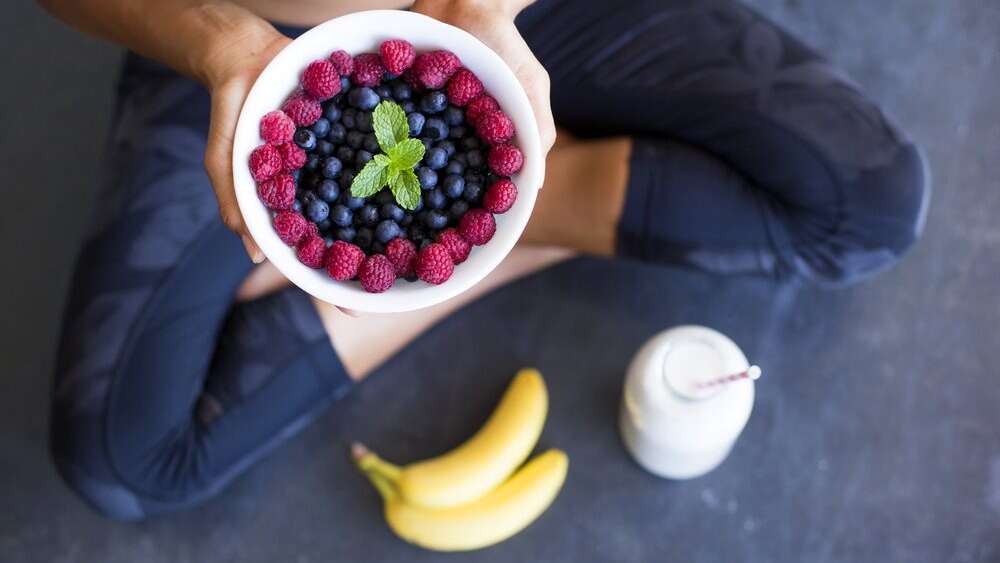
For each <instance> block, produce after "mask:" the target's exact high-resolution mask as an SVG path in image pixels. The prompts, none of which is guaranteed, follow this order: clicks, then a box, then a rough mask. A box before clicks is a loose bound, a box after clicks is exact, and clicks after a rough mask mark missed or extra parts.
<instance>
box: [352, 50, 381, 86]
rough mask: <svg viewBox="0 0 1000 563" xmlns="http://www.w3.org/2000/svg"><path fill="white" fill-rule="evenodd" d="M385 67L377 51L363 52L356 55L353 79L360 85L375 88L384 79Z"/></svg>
mask: <svg viewBox="0 0 1000 563" xmlns="http://www.w3.org/2000/svg"><path fill="white" fill-rule="evenodd" d="M383 74H385V67H383V66H382V59H380V58H379V56H378V55H376V54H375V53H362V54H360V55H358V56H356V57H354V76H353V77H352V78H351V80H353V81H354V83H355V84H357V85H358V86H368V87H370V88H374V87H376V86H378V84H379V82H381V81H382V75H383Z"/></svg>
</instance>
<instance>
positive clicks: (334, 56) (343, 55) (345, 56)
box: [330, 51, 354, 76]
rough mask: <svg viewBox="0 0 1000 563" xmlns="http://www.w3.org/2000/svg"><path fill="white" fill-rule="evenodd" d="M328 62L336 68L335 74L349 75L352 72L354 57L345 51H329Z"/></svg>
mask: <svg viewBox="0 0 1000 563" xmlns="http://www.w3.org/2000/svg"><path fill="white" fill-rule="evenodd" d="M330 62H331V63H333V66H334V68H336V69H337V74H339V75H341V76H350V75H351V74H353V73H354V59H353V58H351V54H350V53H348V52H347V51H334V52H332V53H330Z"/></svg>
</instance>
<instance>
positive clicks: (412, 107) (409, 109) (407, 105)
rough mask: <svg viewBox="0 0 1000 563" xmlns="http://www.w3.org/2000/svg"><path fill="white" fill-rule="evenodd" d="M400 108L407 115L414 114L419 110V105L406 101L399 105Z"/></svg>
mask: <svg viewBox="0 0 1000 563" xmlns="http://www.w3.org/2000/svg"><path fill="white" fill-rule="evenodd" d="M399 107H401V108H403V111H404V112H406V113H413V112H415V111H416V110H417V104H415V103H413V102H411V101H410V100H406V101H405V102H403V103H401V104H399Z"/></svg>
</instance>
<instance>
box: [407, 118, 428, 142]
mask: <svg viewBox="0 0 1000 563" xmlns="http://www.w3.org/2000/svg"><path fill="white" fill-rule="evenodd" d="M406 123H407V124H409V126H410V136H411V137H418V136H420V132H421V131H423V129H424V114H422V113H411V114H410V115H407V116H406Z"/></svg>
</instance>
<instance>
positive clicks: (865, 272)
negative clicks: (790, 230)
mask: <svg viewBox="0 0 1000 563" xmlns="http://www.w3.org/2000/svg"><path fill="white" fill-rule="evenodd" d="M844 191H845V192H848V191H849V192H850V194H851V195H850V197H849V198H848V201H847V202H846V203H845V204H844V207H843V209H841V210H839V215H840V217H841V219H840V220H839V221H838V223H837V227H836V228H835V229H834V230H833V231H832V232H826V233H822V234H817V235H815V236H814V237H810V238H813V239H814V242H813V243H811V244H810V243H807V244H805V245H803V247H802V248H801V249H800V252H799V253H798V256H797V257H796V260H797V261H798V262H799V266H800V267H799V268H797V269H799V270H800V271H802V270H805V271H806V274H807V277H811V278H813V279H814V280H815V281H817V282H819V283H821V284H825V285H834V286H843V285H849V284H852V283H855V282H858V281H862V280H865V279H867V278H869V277H871V276H873V275H875V274H877V273H879V272H881V271H883V270H886V269H888V268H889V267H891V266H893V265H894V264H896V263H897V262H898V261H899V260H900V258H902V257H903V255H904V254H906V253H907V251H908V250H910V249H911V248H912V247H913V245H914V244H915V243H916V242H917V240H918V239H919V238H920V235H921V234H922V232H923V228H924V222H925V220H926V217H927V210H928V205H929V203H930V194H931V182H930V171H929V168H928V166H927V161H926V158H925V156H924V154H923V152H922V151H921V150H919V149H918V148H916V147H914V146H912V145H908V146H906V147H905V148H903V149H902V150H901V151H900V154H899V155H898V156H897V158H896V159H894V161H893V162H892V163H891V164H889V165H886V166H884V167H881V168H879V169H877V170H868V171H863V172H861V173H860V174H859V177H858V178H856V179H855V180H854V181H853V182H852V183H851V186H850V187H845V189H844Z"/></svg>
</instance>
